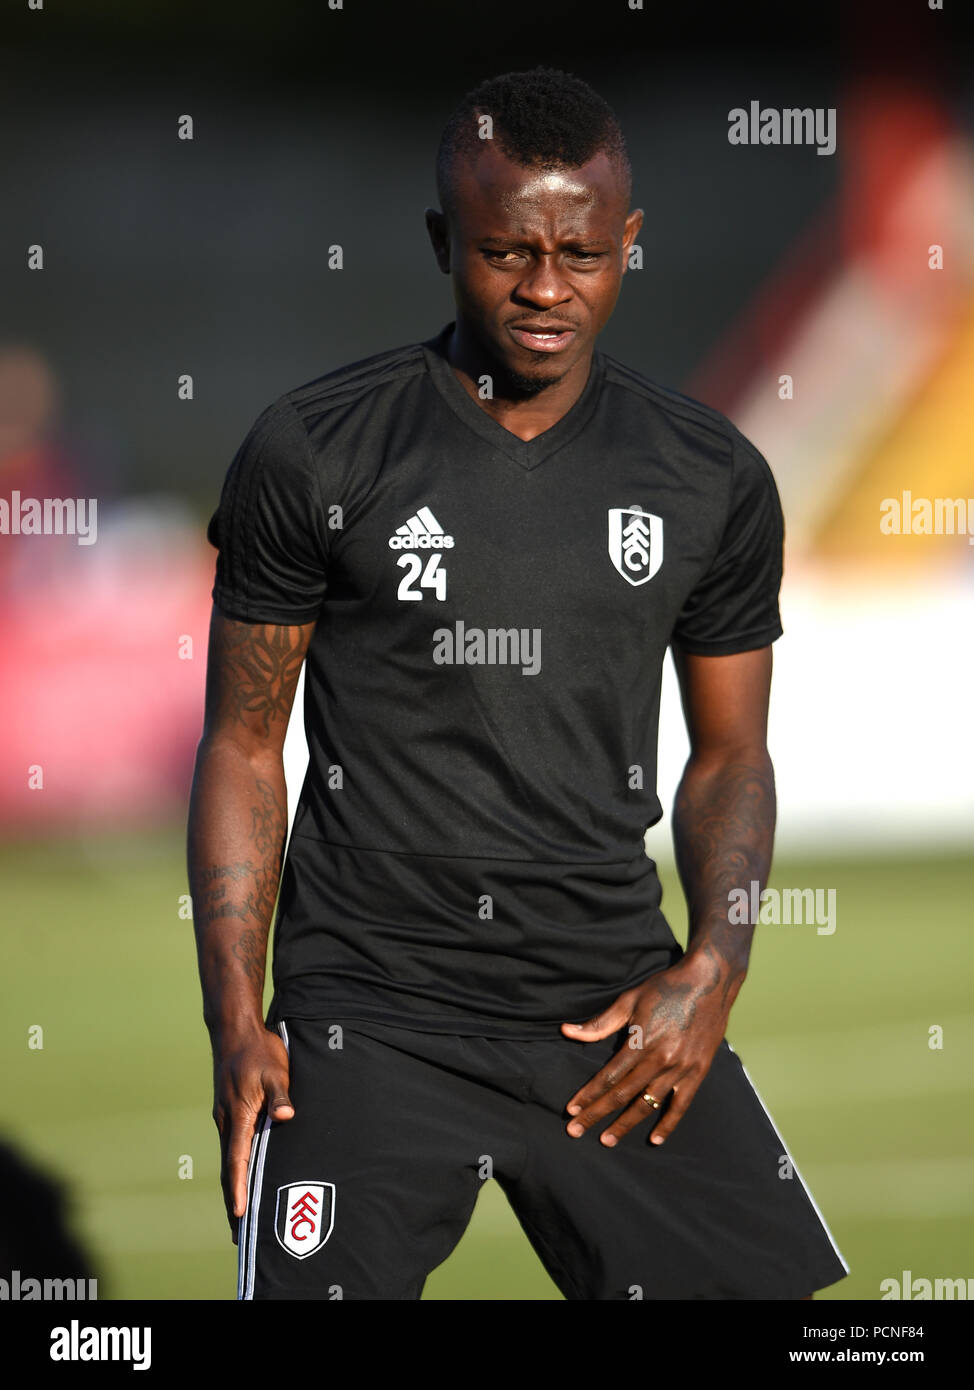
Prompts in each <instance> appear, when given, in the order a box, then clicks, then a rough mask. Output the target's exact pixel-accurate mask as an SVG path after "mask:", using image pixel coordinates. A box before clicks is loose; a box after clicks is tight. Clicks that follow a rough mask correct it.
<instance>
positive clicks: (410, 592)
mask: <svg viewBox="0 0 974 1390" xmlns="http://www.w3.org/2000/svg"><path fill="white" fill-rule="evenodd" d="M440 559H441V556H439V555H431V556H430V557H429V559H428V560H427V561H426V568H425V569H423V562H422V560H421V559H420V558H419V556H418V555H402V556H400V558H399V560H398V561H397V562H396V563H397V564H399V565H400V566H402V567H403V568H404V569H407V570H408V571H409V573H408V574H405V575H403V578H402V580H401V582H400V584H399V591H398V597H399V598H401V599H421V598H422V597H423V595H422V594H420V593H417V592H416V591H415V590H414V589H413V587H412V585H413V584H414V583H415V581H416V579H417V577H418V576H419V572H420V570H423V577H422V579H420V581H419V585H420V588H421V589H432V590H433V592H434V593H435V594H436V597H437V598H438V599H440V600H441V601H442V600H443V599H445V598H446V570H441V569H440Z"/></svg>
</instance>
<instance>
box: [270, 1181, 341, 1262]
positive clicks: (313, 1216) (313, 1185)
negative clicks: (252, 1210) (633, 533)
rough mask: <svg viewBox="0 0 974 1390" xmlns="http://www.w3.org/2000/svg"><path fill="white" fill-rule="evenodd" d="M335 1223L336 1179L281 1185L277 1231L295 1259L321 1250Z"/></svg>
mask: <svg viewBox="0 0 974 1390" xmlns="http://www.w3.org/2000/svg"><path fill="white" fill-rule="evenodd" d="M334 1224H335V1184H334V1183H333V1182H292V1183H290V1184H289V1185H288V1186H287V1187H279V1188H278V1189H277V1212H276V1214H275V1216H274V1234H275V1235H276V1236H277V1241H278V1244H279V1245H282V1246H283V1247H284V1249H285V1250H286V1251H287V1252H288V1254H289V1255H293V1256H294V1257H295V1259H298V1260H306V1259H307V1258H308V1256H309V1255H313V1254H314V1253H315V1251H316V1250H319V1249H320V1248H321V1246H323V1245H324V1243H325V1241H326V1240H327V1239H328V1237H329V1236H330V1235H331V1228H332V1226H334Z"/></svg>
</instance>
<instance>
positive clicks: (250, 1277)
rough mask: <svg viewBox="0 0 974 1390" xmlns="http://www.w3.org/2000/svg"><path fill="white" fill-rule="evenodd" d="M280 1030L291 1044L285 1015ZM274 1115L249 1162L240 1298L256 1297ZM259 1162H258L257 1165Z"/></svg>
mask: <svg viewBox="0 0 974 1390" xmlns="http://www.w3.org/2000/svg"><path fill="white" fill-rule="evenodd" d="M277 1031H278V1032H279V1033H280V1035H281V1037H282V1038H283V1040H284V1046H285V1047H287V1045H288V1043H287V1025H286V1024H285V1022H284V1020H283V1019H282V1020H281V1022H280V1023H279V1024H278V1025H277ZM270 1128H271V1117H270V1113H268V1114H267V1115H266V1116H265V1117H264V1126H263V1128H262V1130H261V1132H260V1134H255V1135H254V1138H253V1143H252V1144H251V1146H250V1162H249V1164H248V1165H247V1206H246V1208H245V1210H244V1214H243V1216H242V1217H241V1218H240V1227H239V1231H238V1235H237V1298H238V1299H252V1298H253V1296H254V1261H255V1257H256V1254H257V1222H258V1217H259V1215H260V1195H261V1188H262V1186H263V1182H264V1160H265V1159H266V1157H267V1140H268V1138H269V1137H270ZM255 1165H256V1166H255ZM251 1172H253V1175H254V1189H253V1195H251V1191H250V1175H251Z"/></svg>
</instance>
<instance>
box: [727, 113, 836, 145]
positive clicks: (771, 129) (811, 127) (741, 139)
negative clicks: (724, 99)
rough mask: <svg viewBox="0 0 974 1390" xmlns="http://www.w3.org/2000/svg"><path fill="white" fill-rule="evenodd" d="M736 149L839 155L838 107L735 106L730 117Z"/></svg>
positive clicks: (729, 114) (732, 138)
mask: <svg viewBox="0 0 974 1390" xmlns="http://www.w3.org/2000/svg"><path fill="white" fill-rule="evenodd" d="M727 120H728V125H729V128H728V131H727V139H728V142H729V143H730V144H732V145H815V146H816V147H817V148H816V151H815V152H816V154H835V140H836V136H835V107H834V106H815V107H811V106H785V107H782V108H781V109H780V110H778V109H777V108H776V107H774V106H762V105H761V103H760V102H759V101H752V102H750V103H749V104H748V106H747V109H746V110H745V108H744V107H743V106H735V107H733V108H732V109H731V110H730V111H728V113H727Z"/></svg>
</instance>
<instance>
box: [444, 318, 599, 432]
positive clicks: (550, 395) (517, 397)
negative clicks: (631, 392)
mask: <svg viewBox="0 0 974 1390" xmlns="http://www.w3.org/2000/svg"><path fill="white" fill-rule="evenodd" d="M446 356H447V360H448V362H449V363H450V366H451V367H452V368H453V371H454V374H455V375H456V377H457V379H458V380H459V382H460V384H461V385H462V386H463V388H464V390H465V391H466V392H467V394H468V396H470V398H471V399H472V400H474V401H476V403H477V404H478V405H479V406H480V407H481V409H482V410H484V411H486V413H487V414H488V415H489V416H490V417H491V418H492V419H494V420H496V421H497V423H498V424H499V425H503V427H504V428H505V429H507V430H510V432H511V433H512V434H514V435H516V436H517V437H518V439H523V440H525V441H527V440H529V439H534V438H535V436H536V435H539V434H543V433H544V432H545V430H549V429H551V427H552V425H556V424H557V423H558V421H559V420H560V419H561V418H562V416H563V415H567V414H568V412H569V410H571V408H572V406H573V405H574V404H575V402H576V401H577V400H578V398H579V396H580V395H581V394H582V392H583V391H584V390H585V385H586V382H587V381H588V378H589V372H590V370H591V365H592V354H591V352H589V353H588V354H587V355H586V356H585V357H584V358H580V359H579V360H578V361H577V362H575V363H573V364H572V366H571V367H570V368H569V370H568V371H567V372H566V373H565V375H564V376H563V377H560V378H559V379H558V380H557V381H554V382H552V383H551V385H550V386H546V387H544V389H543V390H541V391H532V390H530V388H529V387H528V386H527V383H523V384H522V383H519V382H518V381H517V379H516V378H514V379H512V378H511V377H510V376H509V374H507V373H506V372H505V371H504V368H503V367H501V366H499V365H497V364H496V362H494V361H493V359H492V358H490V357H488V355H487V354H486V352H485V350H484V348H483V347H482V346H481V345H480V343H479V342H478V341H477V340H476V339H475V338H474V337H473V336H472V335H471V333H470V331H469V329H467V328H466V327H465V326H464V324H463V322H462V321H461V320H459V319H458V320H457V323H456V327H455V328H454V330H453V332H452V333H451V334H450V336H449V338H448V339H447V343H446ZM484 376H489V377H490V379H491V391H492V394H491V396H489V397H486V398H485V397H484V395H482V389H483V388H482V385H481V378H482V377H484Z"/></svg>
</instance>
